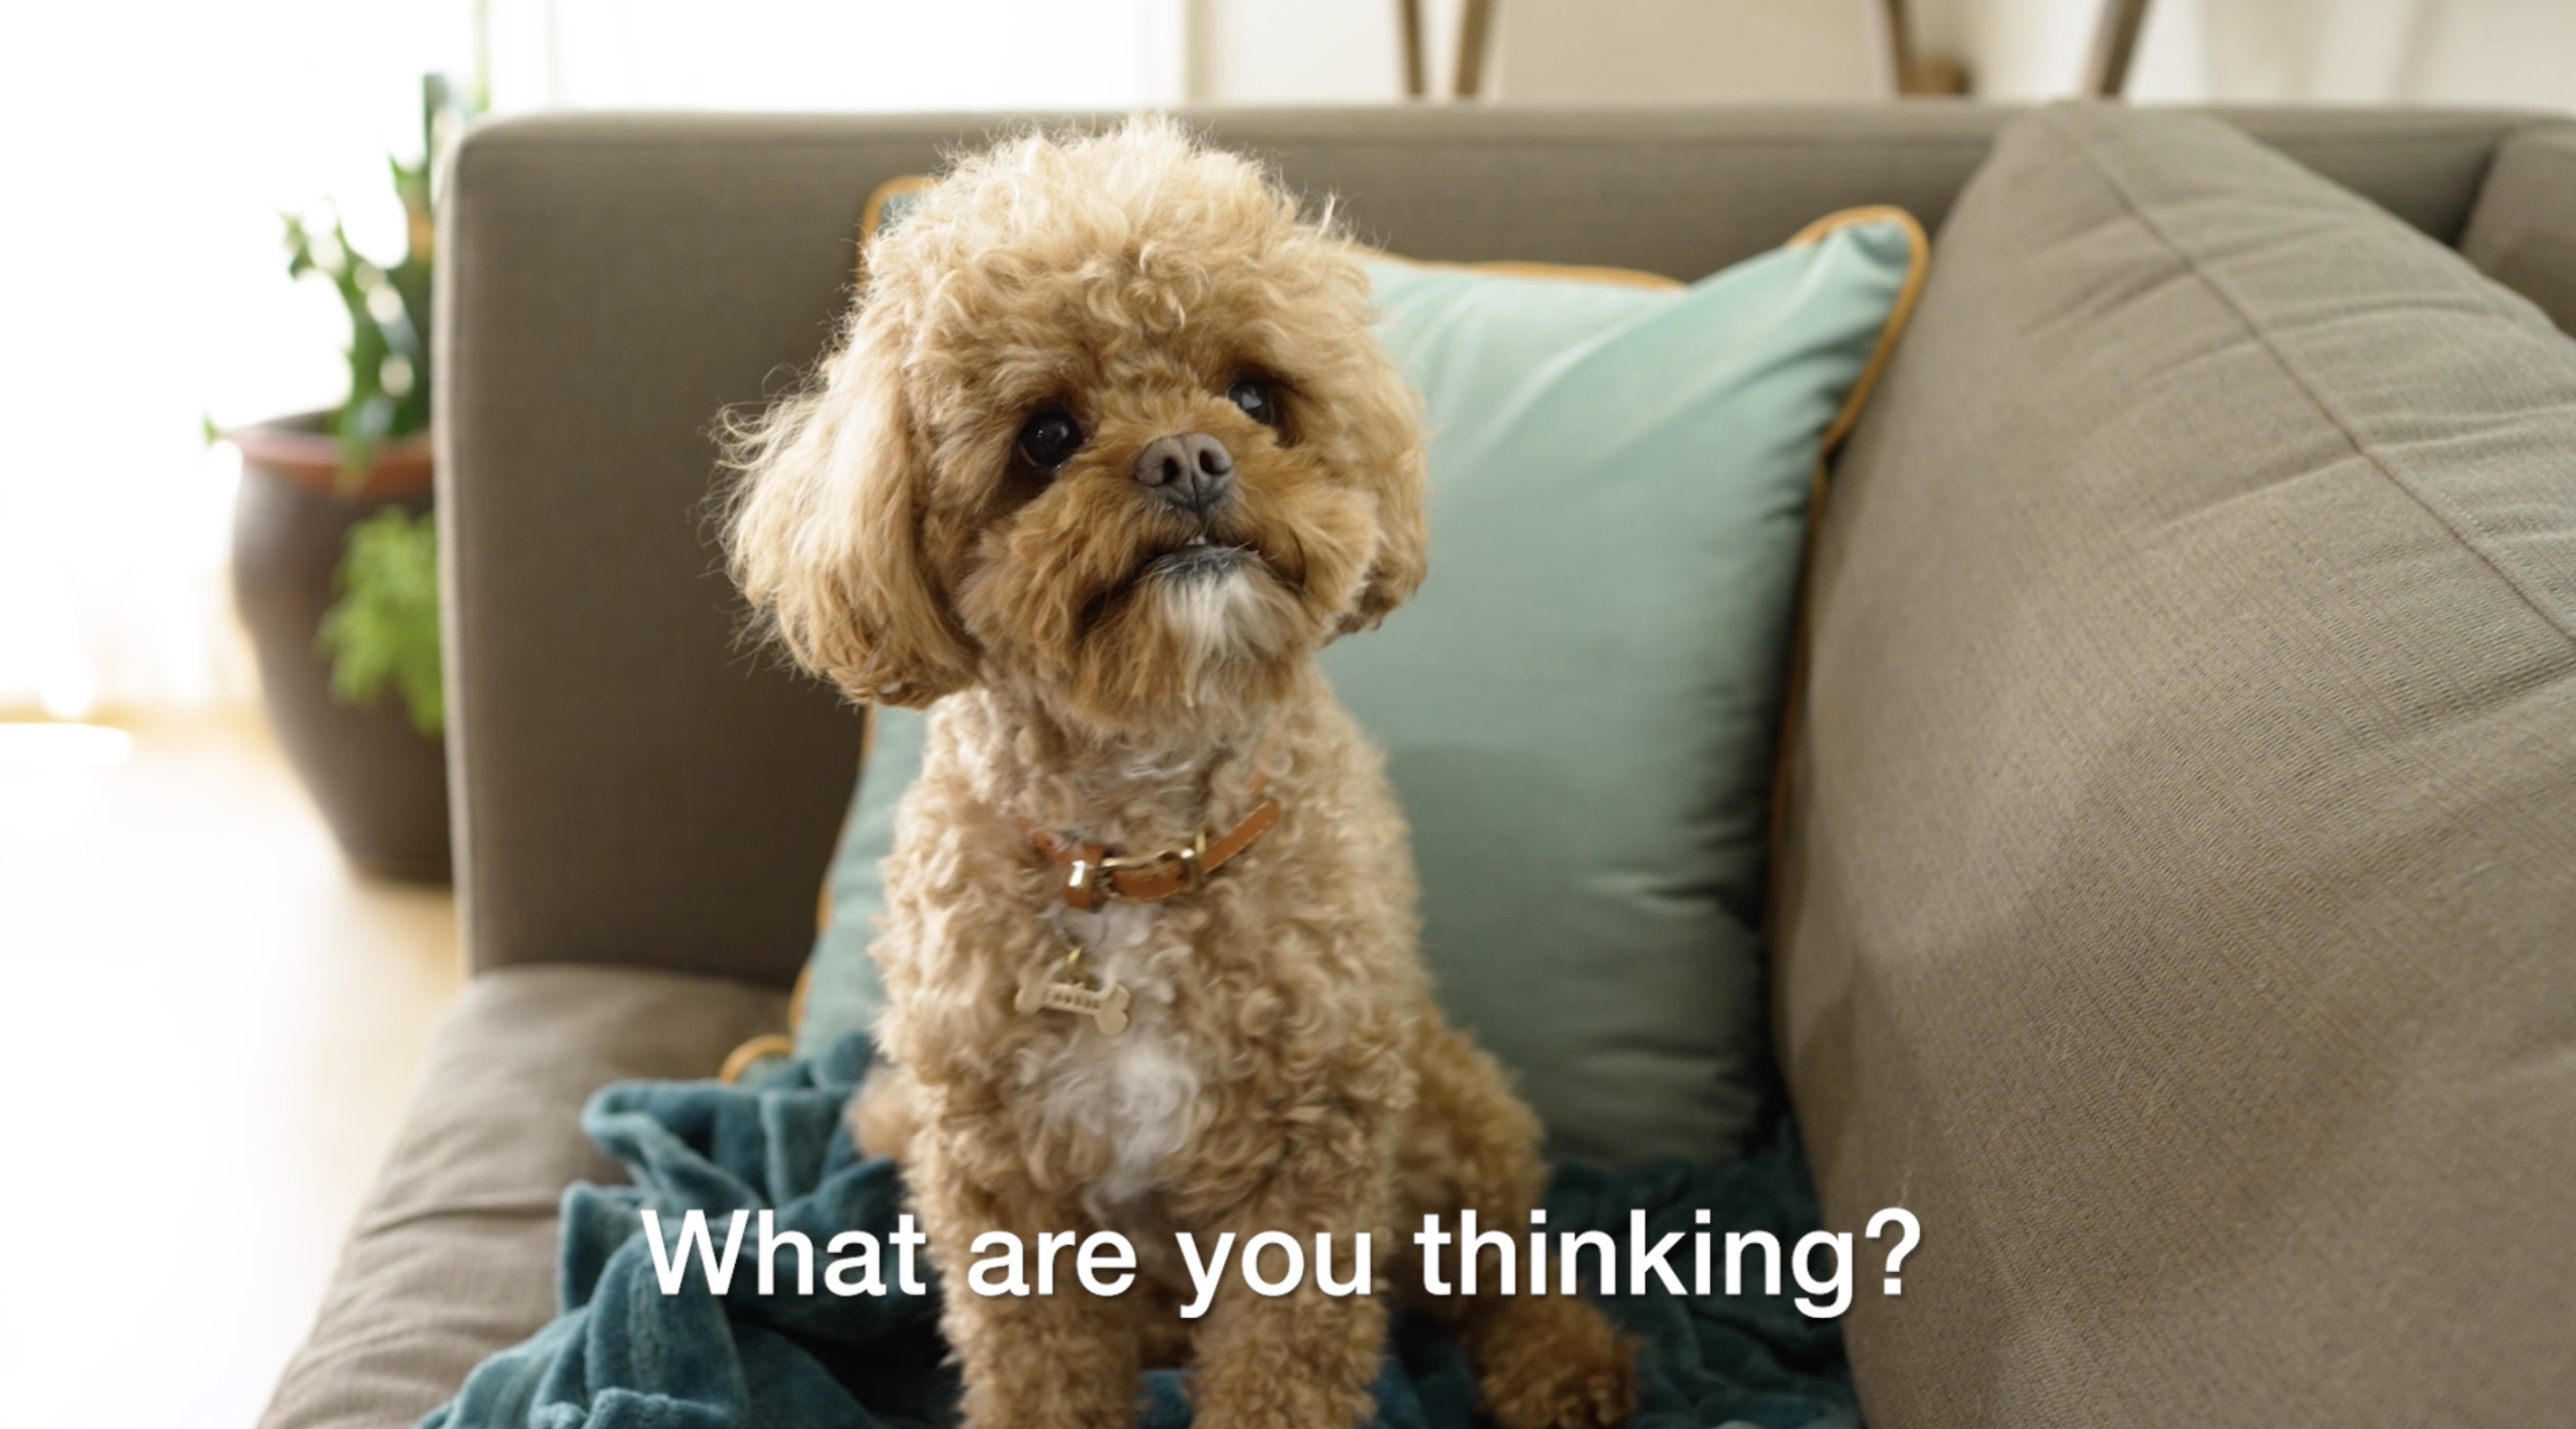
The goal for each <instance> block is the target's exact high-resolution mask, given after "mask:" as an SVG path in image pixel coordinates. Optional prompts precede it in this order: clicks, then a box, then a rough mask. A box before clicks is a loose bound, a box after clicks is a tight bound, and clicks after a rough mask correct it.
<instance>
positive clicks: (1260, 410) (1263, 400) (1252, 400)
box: [1225, 377, 1279, 431]
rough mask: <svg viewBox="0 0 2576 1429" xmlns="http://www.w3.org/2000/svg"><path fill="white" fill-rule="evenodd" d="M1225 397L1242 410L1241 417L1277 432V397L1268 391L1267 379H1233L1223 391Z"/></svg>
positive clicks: (1268, 382)
mask: <svg viewBox="0 0 2576 1429" xmlns="http://www.w3.org/2000/svg"><path fill="white" fill-rule="evenodd" d="M1225 397H1226V400H1227V401H1229V402H1232V403H1233V404H1234V405H1236V406H1238V407H1240V408H1242V409H1243V415H1245V416H1247V417H1250V418H1251V419H1252V420H1254V421H1256V422H1259V423H1260V424H1261V425H1263V426H1265V427H1268V428H1270V429H1272V430H1273V431H1276V430H1278V427H1279V397H1278V394H1277V393H1275V392H1273V391H1271V390H1270V381H1269V379H1268V378H1264V377H1238V378H1236V379H1234V385H1233V386H1231V387H1228V388H1226V389H1225Z"/></svg>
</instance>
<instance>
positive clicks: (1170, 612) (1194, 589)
mask: <svg viewBox="0 0 2576 1429" xmlns="http://www.w3.org/2000/svg"><path fill="white" fill-rule="evenodd" d="M1157 598H1158V599H1160V600H1161V601H1162V603H1163V609H1164V612H1165V614H1166V617H1167V618H1168V619H1169V620H1170V621H1171V622H1172V628H1173V629H1175V630H1177V631H1179V632H1180V634H1181V638H1182V639H1184V640H1186V641H1188V642H1189V645H1190V653H1191V654H1192V655H1195V656H1197V657H1198V658H1199V659H1201V660H1207V661H1215V660H1221V659H1223V658H1224V657H1226V656H1228V655H1232V654H1235V653H1237V652H1238V651H1239V650H1241V649H1242V648H1243V647H1244V644H1245V638H1246V636H1247V635H1249V634H1250V633H1251V632H1250V628H1249V624H1248V622H1249V621H1250V620H1251V619H1252V617H1253V615H1254V613H1255V608H1256V605H1257V600H1256V597H1255V594H1254V591H1253V588H1252V576H1251V573H1250V572H1247V571H1242V570H1233V571H1228V572H1226V573H1225V574H1223V575H1221V576H1215V577H1208V576H1199V577H1194V578H1189V579H1183V580H1177V581H1166V582H1164V583H1162V584H1161V585H1160V587H1159V588H1158V590H1157Z"/></svg>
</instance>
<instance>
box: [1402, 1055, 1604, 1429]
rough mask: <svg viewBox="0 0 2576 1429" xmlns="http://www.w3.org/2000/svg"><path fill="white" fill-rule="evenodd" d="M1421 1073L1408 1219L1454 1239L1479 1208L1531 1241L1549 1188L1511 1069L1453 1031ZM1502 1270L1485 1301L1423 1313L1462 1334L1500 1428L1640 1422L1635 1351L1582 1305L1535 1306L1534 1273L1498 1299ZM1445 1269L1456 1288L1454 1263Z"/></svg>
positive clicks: (1554, 1302)
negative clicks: (1433, 1222)
mask: <svg viewBox="0 0 2576 1429" xmlns="http://www.w3.org/2000/svg"><path fill="white" fill-rule="evenodd" d="M1417 1066H1418V1067H1419V1069H1420V1073H1421V1081H1420V1088H1421V1090H1420V1093H1419V1099H1418V1100H1417V1101H1416V1103H1415V1105H1414V1132H1413V1134H1412V1135H1411V1136H1409V1137H1408V1138H1407V1140H1406V1143H1405V1156H1404V1176H1403V1184H1404V1187H1405V1191H1406V1198H1407V1202H1408V1204H1407V1205H1406V1207H1405V1214H1406V1215H1407V1216H1408V1217H1409V1218H1411V1219H1412V1222H1413V1223H1415V1224H1418V1223H1419V1218H1420V1217H1421V1216H1422V1215H1423V1214H1425V1213H1429V1214H1433V1215H1437V1216H1440V1217H1441V1219H1442V1220H1443V1221H1444V1222H1445V1223H1446V1224H1447V1225H1448V1226H1449V1228H1450V1229H1452V1230H1455V1229H1456V1227H1457V1212H1458V1211H1459V1210H1461V1209H1465V1208H1473V1209H1474V1210H1475V1212H1476V1218H1477V1221H1478V1223H1479V1226H1480V1227H1481V1228H1482V1229H1485V1230H1499V1231H1502V1232H1504V1233H1505V1234H1507V1235H1511V1236H1513V1237H1514V1238H1515V1239H1520V1238H1522V1237H1524V1236H1525V1235H1526V1233H1527V1227H1528V1225H1529V1213H1530V1208H1531V1207H1532V1206H1534V1205H1536V1204H1538V1195H1539V1191H1540V1188H1541V1187H1542V1186H1543V1185H1544V1184H1545V1181H1546V1167H1545V1166H1544V1165H1543V1164H1542V1162H1541V1161H1540V1159H1539V1138H1540V1132H1539V1124H1538V1118H1537V1117H1535V1116H1533V1115H1532V1114H1531V1113H1530V1110H1529V1107H1528V1106H1527V1105H1526V1104H1524V1103H1523V1102H1522V1101H1521V1099H1520V1098H1519V1097H1517V1096H1515V1095H1513V1093H1512V1089H1511V1082H1510V1079H1509V1077H1508V1076H1507V1075H1506V1074H1505V1073H1504V1071H1503V1069H1502V1067H1501V1065H1500V1064H1499V1063H1497V1062H1495V1061H1494V1059H1493V1058H1492V1057H1490V1056H1488V1055H1487V1054H1486V1053H1485V1052H1484V1051H1483V1050H1482V1049H1480V1048H1478V1047H1477V1046H1476V1045H1475V1044H1474V1043H1473V1042H1471V1041H1469V1040H1468V1039H1467V1038H1466V1037H1465V1036H1464V1035H1463V1034H1461V1033H1459V1032H1457V1031H1455V1030H1453V1029H1450V1028H1445V1027H1444V1028H1440V1029H1438V1030H1436V1031H1434V1032H1433V1033H1431V1034H1430V1035H1429V1036H1427V1037H1426V1038H1425V1039H1424V1043H1423V1046H1422V1048H1421V1051H1420V1053H1419V1056H1418V1060H1417ZM1525 1247H1526V1242H1525V1241H1524V1248H1525ZM1502 1268H1503V1267H1502V1263H1501V1256H1500V1255H1499V1254H1497V1253H1493V1252H1491V1251H1489V1252H1488V1254H1487V1255H1486V1256H1485V1258H1483V1259H1482V1260H1480V1261H1479V1262H1478V1263H1477V1270H1478V1273H1477V1277H1476V1287H1477V1291H1478V1293H1477V1294H1476V1295H1474V1296H1473V1297H1463V1296H1457V1295H1448V1296H1433V1295H1423V1296H1421V1298H1420V1299H1419V1300H1418V1301H1417V1302H1413V1303H1417V1304H1418V1305H1419V1306H1420V1308H1421V1309H1423V1310H1425V1311H1427V1312H1429V1313H1430V1314H1432V1315H1434V1316H1436V1317H1438V1318H1440V1319H1443V1320H1446V1321H1448V1322H1449V1323H1450V1324H1451V1325H1452V1326H1453V1327H1454V1328H1455V1329H1456V1330H1457V1332H1458V1335H1459V1338H1460V1339H1461V1340H1462V1341H1464V1342H1465V1344H1466V1347H1467V1353H1468V1355H1469V1356H1470V1357H1471V1358H1473V1359H1474V1360H1475V1362H1476V1370H1477V1374H1478V1384H1477V1388H1478V1391H1479V1394H1480V1397H1481V1399H1482V1401H1483V1405H1484V1408H1485V1411H1486V1412H1487V1413H1489V1414H1491V1415H1493V1416H1494V1422H1495V1423H1497V1424H1499V1425H1501V1426H1502V1429H1595V1427H1596V1426H1601V1425H1611V1424H1617V1423H1619V1422H1621V1421H1623V1420H1625V1419H1626V1418H1627V1417H1628V1416H1629V1415H1630V1414H1632V1413H1634V1412H1635V1410H1636V1402H1637V1393H1636V1365H1635V1346H1634V1345H1633V1344H1632V1343H1630V1342H1629V1341H1628V1340H1626V1339H1624V1338H1622V1337H1621V1336H1620V1334H1619V1333H1618V1331H1616V1330H1614V1329H1612V1328H1611V1325H1610V1322H1609V1321H1608V1320H1607V1319H1605V1318H1603V1316H1602V1314H1601V1312H1600V1310H1599V1309H1597V1308H1595V1307H1594V1306H1593V1305H1592V1303H1591V1302H1589V1301H1587V1300H1584V1299H1582V1298H1581V1297H1579V1296H1572V1295H1557V1294H1552V1293H1551V1294H1548V1295H1541V1296H1533V1295H1530V1294H1528V1293H1527V1291H1528V1288H1529V1287H1528V1284H1527V1280H1526V1277H1527V1273H1528V1267H1527V1266H1526V1265H1522V1266H1517V1267H1516V1268H1517V1269H1518V1270H1520V1271H1521V1273H1522V1276H1523V1283H1522V1284H1521V1285H1519V1286H1518V1287H1516V1288H1517V1289H1518V1290H1519V1291H1521V1292H1522V1293H1519V1294H1513V1295H1501V1294H1497V1293H1495V1292H1496V1291H1497V1290H1498V1289H1499V1288H1500V1287H1501V1285H1502ZM1444 1269H1446V1270H1447V1271H1448V1272H1449V1275H1450V1276H1451V1277H1452V1278H1454V1277H1455V1275H1456V1271H1457V1261H1456V1259H1455V1257H1454V1256H1453V1257H1451V1258H1450V1259H1449V1261H1448V1263H1447V1265H1446V1266H1445V1267H1444ZM1400 1283H1404V1284H1408V1285H1411V1286H1416V1287H1418V1286H1420V1285H1421V1284H1422V1280H1421V1277H1420V1271H1419V1267H1418V1265H1407V1266H1406V1267H1405V1276H1404V1278H1403V1279H1402V1281H1401V1282H1400ZM1453 1288H1454V1286H1453ZM1549 1288H1550V1289H1551V1290H1553V1288H1554V1287H1553V1286H1550V1287H1549Z"/></svg>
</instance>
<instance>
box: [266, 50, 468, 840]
mask: <svg viewBox="0 0 2576 1429" xmlns="http://www.w3.org/2000/svg"><path fill="white" fill-rule="evenodd" d="M422 107H423V121H424V122H423V126H422V127H423V130H424V136H425V138H426V139H427V141H428V142H427V143H426V144H425V145H424V154H423V157H422V158H421V160H420V162H419V163H417V164H413V165H406V164H404V163H402V162H401V161H400V160H392V161H389V162H390V163H391V167H392V170H393V181H394V190H395V192H396V194H397V195H398V196H399V197H400V198H401V200H402V205H403V210H404V216H405V218H406V220H407V222H406V225H405V233H406V244H405V251H404V254H403V256H402V258H401V260H400V261H398V262H394V263H389V264H379V263H375V262H371V261H369V260H368V259H367V258H366V257H364V256H363V255H361V254H359V253H358V252H357V251H356V250H355V249H354V248H352V247H351V246H350V244H349V241H348V235H347V233H346V231H345V229H344V227H343V225H342V224H341V223H340V221H339V219H338V218H337V216H336V215H335V216H334V217H333V219H332V221H331V225H330V228H329V230H328V232H327V234H325V233H322V232H320V231H317V229H316V228H315V227H314V226H312V225H309V224H307V223H306V222H304V221H303V220H301V219H299V218H296V217H294V216H291V215H290V216H288V217H287V218H286V244H287V253H288V263H287V268H288V272H290V273H291V274H293V275H294V276H296V277H299V278H301V277H307V276H319V277H323V278H326V279H328V280H329V281H330V282H331V284H332V286H333V288H334V289H335V290H336V291H337V292H338V294H339V297H340V299H341V302H342V304H343V306H345V307H346V308H347V309H348V315H349V328H350V338H349V348H348V358H349V395H348V398H347V400H346V401H344V402H342V403H341V404H340V406H339V407H338V408H336V409H334V410H332V411H327V412H311V413H304V414H300V415H297V416H291V417H282V418H278V419H276V420H273V421H267V422H258V423H253V424H251V425H249V426H245V427H238V428H235V429H233V430H231V431H229V432H227V433H225V434H224V435H225V436H226V437H227V438H229V439H230V440H231V441H232V443H233V444H234V445H235V446H236V447H237V448H239V449H240V451H241V456H242V479H241V491H240V495H239V497H238V498H237V500H236V502H235V505H234V512H233V540H232V577H233V598H234V603H235V605H236V606H237V607H238V609H239V611H240V613H241V618H242V623H243V624H244V626H246V627H247V628H248V630H249V633H250V637H251V644H252V647H253V648H254V649H255V650H256V652H257V654H258V657H259V671H260V686H261V697H262V703H263V704H264V705H265V706H266V708H267V711H268V718H269V723H270V726H271V727H272V728H273V729H274V730H275V731H276V733H277V740H278V744H279V746H280V747H281V748H283V749H284V750H285V753H286V757H287V761H288V763H290V764H291V765H293V766H294V769H295V772H296V774H297V776H298V777H299V778H301V779H302V780H303V782H304V786H305V788H306V789H307V790H308V791H310V792H311V794H312V795H313V799H314V802H315V803H316V804H318V805H319V806H320V807H321V810H322V815H323V818H324V820H325V821H326V822H328V823H329V825H330V827H331V832H332V834H333V836H334V837H335V838H336V839H337V840H338V841H339V844H340V847H341V849H342V851H343V852H344V853H346V854H347V856H348V858H349V860H350V862H352V863H354V864H356V865H357V866H358V867H359V868H360V869H362V870H364V871H366V872H369V873H372V874H377V875H380V876H384V877H390V878H399V879H405V880H413V881H426V882H444V881H446V879H447V877H448V822H447V761H446V752H445V747H444V744H443V742H442V732H443V728H444V723H445V720H444V704H443V699H442V695H441V690H440V686H439V652H438V603H437V567H438V563H437V534H436V530H435V527H434V526H433V524H432V521H431V517H430V515H429V509H430V478H431V466H430V450H429V414H430V395H431V394H430V384H429V371H430V366H429V362H430V352H429V336H430V328H429V302H430V273H431V264H432V261H433V248H434V245H435V242H436V238H435V234H436V229H435V226H434V224H433V222H432V214H431V192H430V174H431V168H432V164H433V156H435V155H436V154H437V153H438V152H439V148H440V142H439V141H440V140H441V139H442V138H443V137H445V135H446V133H447V132H448V131H450V130H451V129H452V128H453V126H454V123H455V121H456V120H457V119H458V118H460V117H461V116H460V114H459V112H458V109H457V106H456V105H455V103H454V102H453V100H452V99H451V97H450V95H449V92H448V89H447V86H446V84H445V83H444V81H443V80H442V79H441V78H440V77H439V76H435V75H433V76H430V77H429V78H428V79H427V80H426V81H425V82H424V85H423V106H422Z"/></svg>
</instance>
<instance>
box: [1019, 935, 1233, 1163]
mask: <svg viewBox="0 0 2576 1429" xmlns="http://www.w3.org/2000/svg"><path fill="white" fill-rule="evenodd" d="M1175 922H1176V920H1175V919H1174V918H1173V917H1172V916H1171V914H1170V912H1169V911H1168V910H1166V909H1163V908H1161V907H1159V906H1157V905H1153V904H1136V903H1111V904H1109V905H1107V906H1106V907H1104V908H1102V909H1101V910H1100V911H1099V912H1097V913H1084V912H1079V911H1077V910H1074V909H1071V908H1066V909H1063V910H1061V912H1060V913H1059V914H1058V915H1057V931H1058V932H1059V934H1060V935H1061V936H1062V937H1063V938H1064V940H1065V941H1066V942H1068V943H1069V944H1072V945H1076V946H1079V947H1081V948H1083V949H1084V950H1085V951H1084V960H1085V963H1086V964H1087V966H1088V967H1089V969H1090V971H1091V972H1092V974H1093V975H1094V976H1095V977H1098V978H1100V979H1102V980H1103V982H1104V984H1106V983H1115V984H1117V985H1119V986H1121V987H1124V988H1126V989H1127V992H1128V996H1129V998H1130V999H1131V1000H1130V1002H1129V1004H1128V1019H1129V1022H1128V1027H1127V1030H1126V1031H1124V1032H1122V1033H1120V1034H1119V1035H1118V1036H1116V1037H1106V1036H1103V1035H1101V1033H1100V1032H1099V1030H1098V1029H1097V1028H1093V1027H1089V1026H1084V1025H1081V1024H1079V1023H1076V1024H1074V1025H1073V1027H1072V1031H1071V1035H1069V1036H1068V1037H1067V1038H1066V1039H1065V1040H1064V1041H1063V1042H1062V1043H1060V1044H1059V1045H1058V1046H1057V1048H1056V1050H1055V1052H1054V1055H1053V1056H1052V1057H1051V1058H1049V1059H1047V1061H1046V1064H1045V1065H1042V1066H1039V1067H1036V1068H1033V1069H1032V1070H1033V1071H1035V1072H1036V1074H1037V1077H1036V1080H1037V1085H1036V1086H1035V1087H1034V1088H1033V1089H1032V1090H1034V1091H1035V1092H1036V1093H1037V1095H1038V1096H1039V1098H1040V1104H1041V1106H1042V1107H1043V1111H1042V1115H1043V1116H1044V1117H1045V1118H1046V1119H1047V1120H1049V1121H1052V1122H1056V1123H1059V1124H1062V1125H1068V1126H1073V1127H1078V1128H1080V1129H1081V1130H1083V1131H1086V1132H1089V1133H1090V1134H1091V1135H1093V1136H1096V1137H1098V1138H1100V1140H1101V1141H1102V1142H1104V1143H1105V1144H1106V1145H1107V1147H1108V1149H1109V1165H1108V1168H1107V1170H1106V1171H1104V1172H1103V1173H1102V1174H1101V1176H1100V1177H1099V1178H1098V1179H1097V1180H1096V1181H1094V1182H1093V1183H1092V1184H1091V1185H1090V1186H1089V1187H1088V1188H1086V1190H1085V1192H1084V1199H1085V1200H1086V1201H1088V1202H1091V1203H1092V1204H1093V1205H1094V1207H1095V1209H1105V1208H1106V1207H1109V1206H1113V1205H1118V1204H1122V1203H1126V1202H1131V1201H1134V1200H1135V1199H1136V1198H1137V1197H1138V1196H1140V1195H1142V1194H1143V1193H1144V1192H1145V1191H1146V1190H1147V1189H1148V1188H1149V1187H1151V1186H1152V1185H1153V1184H1154V1181H1155V1179H1156V1172H1157V1169H1158V1168H1159V1167H1160V1166H1161V1165H1162V1163H1163V1161H1164V1159H1165V1158H1166V1157H1168V1156H1170V1155H1171V1154H1172V1153H1173V1152H1175V1151H1178V1150H1180V1149H1181V1147H1182V1146H1183V1145H1185V1144H1186V1143H1187V1142H1188V1140H1189V1136H1190V1132H1191V1129H1192V1127H1193V1125H1194V1121H1195V1117H1194V1112H1195V1109H1196V1105H1197V1102H1198V1097H1199V1085H1200V1069H1199V1067H1198V1065H1197V1064H1196V1062H1195V1061H1193V1060H1192V1058H1191V1055H1190V1051H1189V1048H1188V1045H1187V1043H1186V1042H1185V1041H1184V1040H1183V1039H1182V1038H1181V1036H1180V1035H1179V1028H1178V1026H1177V1025H1176V1019H1175V1017H1174V1015H1173V1014H1174V1009H1173V1004H1174V1000H1175V998H1176V997H1177V995H1178V993H1179V988H1180V982H1181V979H1183V978H1185V977H1187V976H1188V975H1189V971H1190V967H1189V965H1190V963H1191V956H1190V954H1191V947H1190V943H1189V940H1188V939H1187V937H1186V936H1185V935H1183V934H1182V933H1181V932H1180V931H1179V930H1178V929H1177V928H1176V927H1175Z"/></svg>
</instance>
